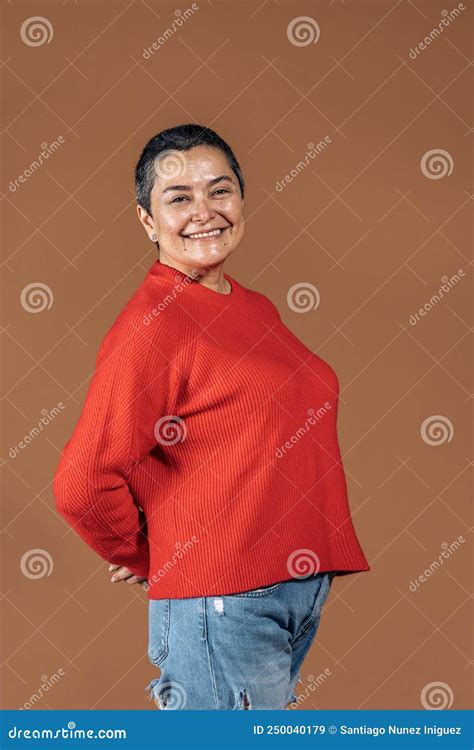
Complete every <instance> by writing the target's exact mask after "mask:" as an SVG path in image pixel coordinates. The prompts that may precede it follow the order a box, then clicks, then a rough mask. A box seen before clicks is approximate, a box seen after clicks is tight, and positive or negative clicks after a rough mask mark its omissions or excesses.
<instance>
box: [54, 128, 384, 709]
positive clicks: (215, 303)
mask: <svg viewBox="0 0 474 750" xmlns="http://www.w3.org/2000/svg"><path fill="white" fill-rule="evenodd" d="M135 178H136V190H137V202H138V206H137V211H138V217H139V219H140V221H141V223H142V225H143V227H144V228H145V231H146V232H147V234H148V237H149V238H150V240H151V241H152V242H155V243H156V244H157V248H158V251H159V258H158V259H156V260H155V262H154V263H153V264H152V266H151V267H150V269H149V270H148V273H147V274H146V276H145V279H144V281H143V282H142V284H141V285H140V287H139V288H138V290H137V291H136V292H135V293H134V295H133V296H132V298H131V299H130V300H129V301H128V303H127V304H126V305H125V307H124V308H123V309H122V311H121V312H120V313H119V315H118V316H117V318H116V320H115V321H114V324H113V325H112V327H111V328H110V330H109V331H108V333H107V335H106V336H105V338H104V339H103V341H102V344H101V346H100V349H99V353H98V357H97V363H96V370H95V372H94V375H93V378H92V381H91V384H90V386H89V391H88V393H87V397H86V401H85V405H84V408H83V411H82V414H81V417H80V419H79V421H78V423H77V425H76V427H75V430H74V432H73V434H72V437H71V439H70V440H69V441H68V443H66V446H65V448H64V451H63V454H62V457H61V460H60V463H59V466H58V468H57V470H56V473H55V477H54V492H55V497H56V504H57V508H58V510H59V512H60V513H61V514H62V515H63V516H64V517H65V518H66V519H67V520H68V522H69V523H70V524H71V525H72V526H73V527H74V529H75V530H76V532H77V533H78V534H79V535H80V536H81V537H82V538H83V539H84V540H85V541H86V542H87V543H88V544H89V545H90V546H91V547H92V548H94V549H95V550H96V551H97V552H98V553H99V555H101V556H102V557H103V558H104V559H105V560H108V561H109V562H110V563H111V566H110V569H111V570H114V575H113V577H112V580H115V581H126V582H127V584H135V583H144V582H146V583H145V588H146V590H147V592H148V598H149V631H148V632H149V640H148V656H149V659H150V661H151V663H152V664H154V665H155V666H159V667H160V670H161V673H160V676H159V677H158V678H155V679H153V680H152V681H151V683H150V684H149V685H148V686H147V689H149V690H150V696H149V697H152V696H153V697H154V698H155V701H156V703H157V705H158V706H159V707H160V708H162V709H167V710H169V709H186V710H192V709H231V710H232V709H282V708H285V707H286V706H287V704H288V702H289V701H294V700H295V699H296V696H295V694H294V692H293V691H294V688H295V685H296V682H297V680H298V679H300V678H301V675H300V667H301V664H302V662H303V659H304V657H305V655H306V653H307V652H308V649H309V647H310V645H311V643H312V641H313V639H314V636H315V634H316V630H317V628H318V625H319V621H320V616H321V611H322V607H323V604H324V602H325V600H326V598H327V596H328V593H329V590H330V586H331V583H332V580H333V577H334V576H335V575H344V574H348V573H354V572H357V571H364V570H369V569H370V568H369V565H368V563H367V560H366V558H365V557H364V554H363V552H362V549H361V547H360V545H359V542H358V540H357V537H356V534H355V530H354V527H353V524H352V521H351V517H350V511H349V506H348V500H347V493H346V483H345V477H344V471H343V466H342V462H341V456H340V452H339V446H338V439H337V434H336V418H337V404H338V394H339V383H338V379H337V376H336V374H335V373H334V371H333V370H332V368H331V367H330V366H329V365H328V364H327V363H326V362H324V361H323V360H322V359H320V358H319V357H318V356H317V355H315V354H313V353H312V352H311V351H310V350H309V349H307V348H306V346H304V344H303V343H302V342H301V341H299V340H298V339H297V338H296V337H295V336H294V335H293V334H292V333H291V331H290V330H289V329H288V328H287V327H286V326H285V325H284V324H283V323H282V321H281V318H280V315H279V312H278V310H277V308H276V307H275V305H274V304H273V303H272V302H271V301H270V300H269V299H268V298H267V297H266V296H264V295H263V294H261V293H259V292H256V291H254V290H251V289H247V288H246V287H244V286H242V285H241V284H240V283H239V282H238V281H236V280H235V279H234V278H232V277H231V276H229V275H228V274H226V273H225V272H224V270H223V268H224V263H225V261H226V260H227V258H229V257H230V256H231V255H232V253H233V252H234V251H235V250H236V249H237V247H238V245H239V243H240V241H241V239H242V236H243V233H244V216H243V205H244V180H243V177H242V172H241V169H240V167H239V164H238V162H237V160H236V158H235V156H234V154H233V152H232V150H231V149H230V147H229V146H228V145H227V143H225V142H224V141H223V140H222V139H221V138H220V137H219V136H218V135H217V134H216V133H215V132H213V131H212V130H210V129H209V128H203V127H200V126H198V125H194V124H189V125H181V126H178V127H175V128H170V129H168V130H165V131H163V132H161V133H159V134H158V135H156V136H155V137H153V138H152V139H151V140H150V141H149V142H148V143H147V145H146V147H145V149H144V150H143V153H142V155H141V157H140V160H139V162H138V164H137V167H136V173H135Z"/></svg>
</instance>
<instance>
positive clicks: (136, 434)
mask: <svg viewBox="0 0 474 750" xmlns="http://www.w3.org/2000/svg"><path fill="white" fill-rule="evenodd" d="M150 329H153V330H150ZM150 329H149V328H147V326H146V325H145V324H144V323H143V320H142V319H141V316H138V315H137V316H135V319H134V320H133V321H130V320H129V319H128V318H127V317H126V316H124V317H121V316H119V318H118V319H117V321H116V322H115V324H114V325H113V326H112V328H111V329H110V330H109V332H108V333H107V335H106V336H105V338H104V339H103V341H102V344H101V346H100V349H99V353H98V356H97V360H96V369H95V371H94V373H93V376H92V379H91V382H90V384H89V389H88V391H87V394H86V399H85V402H84V406H83V409H82V412H81V414H80V417H79V420H78V422H77V424H76V426H75V428H74V431H73V433H72V436H71V438H70V440H69V441H68V442H67V443H66V445H65V447H64V449H63V451H62V454H61V458H60V461H59V464H58V466H57V468H56V471H55V474H54V479H53V493H54V496H55V502H56V508H57V510H58V512H59V513H60V514H61V515H62V516H63V517H64V519H65V520H66V521H67V522H68V523H69V525H70V526H71V527H72V528H73V529H74V531H75V532H76V533H77V534H78V535H79V536H80V537H81V538H82V539H83V540H84V541H85V542H86V543H87V544H88V545H89V546H90V547H92V549H94V550H95V551H96V552H97V553H98V554H99V555H100V556H101V557H103V558H104V560H107V561H108V562H110V563H114V564H117V565H121V566H122V565H124V566H126V567H128V568H129V569H130V570H131V571H132V573H134V574H136V575H140V576H142V577H147V576H148V572H149V570H148V569H149V547H148V539H147V528H146V517H145V514H144V512H143V510H142V509H141V508H139V505H138V502H137V499H136V498H134V497H133V496H132V494H131V492H130V489H129V486H128V484H127V480H128V477H129V474H130V471H131V469H132V468H133V466H134V465H136V463H137V462H139V461H140V460H141V459H142V458H143V457H144V456H146V455H147V454H148V453H149V452H150V450H151V449H152V448H153V447H155V446H156V445H157V437H156V435H155V432H156V429H155V426H156V424H157V422H158V420H159V419H160V418H162V417H163V416H168V415H174V414H175V411H174V406H175V398H176V392H177V388H178V377H177V374H176V370H175V367H174V364H173V362H172V359H173V358H172V352H170V351H169V349H170V345H169V343H168V344H167V343H166V341H165V340H164V337H163V335H159V334H158V335H157V329H159V326H158V324H156V325H154V326H150ZM168 340H169V337H168Z"/></svg>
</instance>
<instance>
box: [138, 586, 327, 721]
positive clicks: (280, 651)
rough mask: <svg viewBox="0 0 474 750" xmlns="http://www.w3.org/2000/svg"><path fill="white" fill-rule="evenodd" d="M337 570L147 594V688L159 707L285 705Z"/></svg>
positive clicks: (315, 629) (221, 707)
mask: <svg viewBox="0 0 474 750" xmlns="http://www.w3.org/2000/svg"><path fill="white" fill-rule="evenodd" d="M334 575H335V571H329V572H327V571H325V572H320V573H316V574H315V575H312V576H310V577H308V578H298V579H291V580H288V581H282V582H281V583H275V584H273V585H271V586H266V587H264V588H260V589H252V590H251V591H245V592H241V593H239V594H231V595H229V594H226V595H223V596H205V597H196V598H194V597H193V598H187V599H149V609H148V614H149V617H148V659H149V660H150V662H151V663H152V664H153V665H154V666H156V667H159V668H160V670H161V673H160V676H159V677H157V678H155V679H153V680H152V681H151V682H150V683H149V684H148V685H147V687H146V688H145V690H149V691H150V695H149V698H150V699H151V698H154V700H155V703H156V705H157V706H158V707H159V708H160V709H162V710H168V711H169V710H180V709H181V710H183V709H184V710H188V711H189V710H216V709H217V710H239V709H284V708H286V706H287V704H288V703H289V702H293V701H295V700H296V696H295V695H294V693H293V690H294V688H295V685H296V682H297V681H298V680H299V679H300V678H301V673H300V667H301V665H302V663H303V660H304V658H305V656H306V654H307V652H308V650H309V648H310V646H311V644H312V642H313V639H314V636H315V635H316V631H317V629H318V625H319V621H320V617H321V610H322V607H323V604H324V602H325V601H326V598H327V596H328V594H329V590H330V587H331V583H332V580H333V577H334Z"/></svg>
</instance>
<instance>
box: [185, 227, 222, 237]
mask: <svg viewBox="0 0 474 750" xmlns="http://www.w3.org/2000/svg"><path fill="white" fill-rule="evenodd" d="M226 229H229V227H222V228H217V229H210V230H209V231H208V232H194V233H193V234H183V237H186V239H189V240H210V239H213V238H214V237H220V235H221V234H223V233H224V232H225V230H226Z"/></svg>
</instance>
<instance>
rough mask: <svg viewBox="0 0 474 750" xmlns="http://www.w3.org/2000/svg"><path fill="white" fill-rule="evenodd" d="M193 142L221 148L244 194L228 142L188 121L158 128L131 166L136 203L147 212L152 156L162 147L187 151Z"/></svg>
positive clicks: (152, 180)
mask: <svg viewBox="0 0 474 750" xmlns="http://www.w3.org/2000/svg"><path fill="white" fill-rule="evenodd" d="M194 146H214V147H215V148H218V149H220V150H221V151H222V153H223V154H224V156H225V157H226V159H227V161H228V163H229V166H230V168H231V169H232V171H233V172H234V173H235V175H236V177H237V179H238V181H239V185H240V192H241V194H242V198H243V197H244V190H245V183H244V178H243V175H242V170H241V169H240V165H239V163H238V161H237V159H236V158H235V156H234V152H233V151H232V149H231V147H230V146H229V144H228V143H226V142H225V141H224V140H223V139H222V138H221V137H220V136H219V135H217V133H216V132H214V130H211V128H206V127H204V126H202V125H197V124H196V123H188V124H186V125H176V127H174V128H168V129H167V130H162V131H161V133H158V134H157V135H154V136H153V138H150V140H149V141H148V143H147V144H146V146H145V148H144V149H143V151H142V154H141V156H140V159H139V160H138V163H137V166H136V167H135V191H136V197H137V203H138V204H139V205H140V206H142V207H143V208H144V209H145V211H147V213H149V214H151V191H152V189H153V185H154V182H155V178H156V171H155V159H156V157H157V156H158V155H159V154H160V153H162V152H164V151H188V150H189V149H191V148H194Z"/></svg>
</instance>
